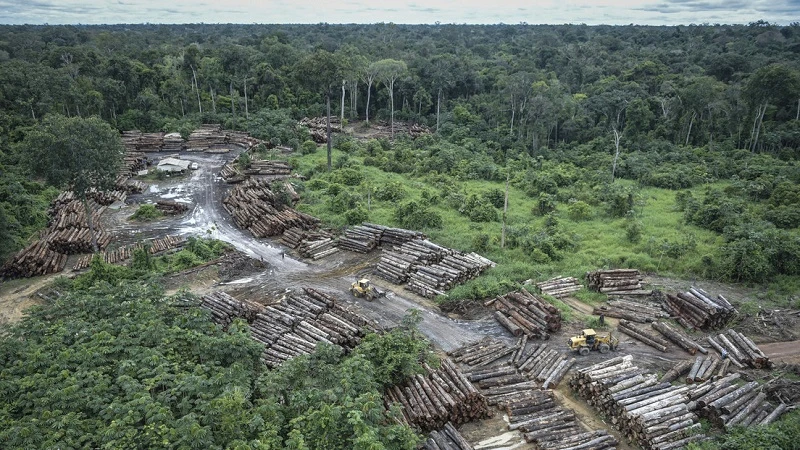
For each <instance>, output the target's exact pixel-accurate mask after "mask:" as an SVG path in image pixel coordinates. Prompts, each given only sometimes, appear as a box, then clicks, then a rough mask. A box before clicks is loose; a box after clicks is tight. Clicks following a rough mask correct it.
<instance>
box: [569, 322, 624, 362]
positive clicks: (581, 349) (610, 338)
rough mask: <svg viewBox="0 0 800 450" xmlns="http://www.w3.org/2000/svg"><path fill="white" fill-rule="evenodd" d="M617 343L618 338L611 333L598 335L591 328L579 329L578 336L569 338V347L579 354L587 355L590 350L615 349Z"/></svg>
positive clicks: (605, 351) (604, 351)
mask: <svg viewBox="0 0 800 450" xmlns="http://www.w3.org/2000/svg"><path fill="white" fill-rule="evenodd" d="M618 344H619V339H618V338H617V337H615V336H614V335H613V333H608V335H607V336H598V334H597V333H596V332H595V331H594V330H593V329H592V328H587V329H585V330H583V331H581V334H580V336H574V337H571V338H569V349H570V350H573V351H576V350H577V352H578V354H579V355H581V356H586V355H588V354H589V352H590V351H592V350H597V351H599V352H600V353H608V351H609V350H616V349H617V345H618Z"/></svg>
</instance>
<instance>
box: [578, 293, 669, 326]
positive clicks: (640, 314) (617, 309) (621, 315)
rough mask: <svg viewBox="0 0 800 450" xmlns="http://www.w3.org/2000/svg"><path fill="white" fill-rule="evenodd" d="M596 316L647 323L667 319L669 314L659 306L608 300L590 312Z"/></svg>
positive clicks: (630, 301)
mask: <svg viewBox="0 0 800 450" xmlns="http://www.w3.org/2000/svg"><path fill="white" fill-rule="evenodd" d="M592 312H593V313H594V314H596V315H600V314H603V315H605V316H606V317H616V318H618V319H626V320H630V321H632V322H639V323H647V322H653V321H655V320H658V319H659V318H668V317H669V314H667V313H666V312H664V310H662V309H661V307H660V306H656V305H653V304H649V303H644V302H638V301H632V300H621V299H620V300H609V301H607V302H606V304H605V305H601V306H595V308H594V310H593V311H592Z"/></svg>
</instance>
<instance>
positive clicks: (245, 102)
mask: <svg viewBox="0 0 800 450" xmlns="http://www.w3.org/2000/svg"><path fill="white" fill-rule="evenodd" d="M244 118H245V119H249V118H250V111H249V110H248V108H247V78H245V79H244Z"/></svg>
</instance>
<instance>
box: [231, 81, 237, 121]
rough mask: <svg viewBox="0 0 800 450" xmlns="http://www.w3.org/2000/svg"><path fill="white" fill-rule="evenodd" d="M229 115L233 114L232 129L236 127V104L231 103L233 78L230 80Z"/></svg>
mask: <svg viewBox="0 0 800 450" xmlns="http://www.w3.org/2000/svg"><path fill="white" fill-rule="evenodd" d="M231 115H232V116H233V129H234V130H235V129H236V105H235V104H234V103H233V80H231Z"/></svg>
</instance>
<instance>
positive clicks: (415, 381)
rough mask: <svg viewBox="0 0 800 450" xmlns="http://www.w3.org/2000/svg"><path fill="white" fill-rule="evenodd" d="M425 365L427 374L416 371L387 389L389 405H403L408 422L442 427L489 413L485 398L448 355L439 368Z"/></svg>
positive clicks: (385, 400) (423, 426)
mask: <svg viewBox="0 0 800 450" xmlns="http://www.w3.org/2000/svg"><path fill="white" fill-rule="evenodd" d="M425 368H426V373H425V374H424V375H421V374H416V375H414V376H412V377H410V378H409V379H408V380H407V381H406V382H404V383H403V384H401V385H395V386H392V387H391V388H388V389H386V392H385V395H384V403H385V404H386V406H387V408H388V407H391V405H392V404H396V405H398V406H400V410H401V411H402V413H403V418H404V419H405V421H406V423H408V424H409V425H413V426H416V427H418V428H420V429H422V430H425V431H428V430H435V429H440V428H442V427H444V426H445V424H447V423H448V422H451V423H453V424H455V425H460V424H462V423H466V422H470V421H472V420H476V419H482V418H485V417H487V410H488V406H487V403H486V398H484V396H483V395H481V393H480V392H479V391H478V390H477V389H476V388H475V386H473V385H472V383H470V382H469V381H468V380H467V379H466V377H465V376H464V374H462V373H461V371H460V370H459V369H458V367H457V366H456V365H455V364H453V362H452V361H450V359H449V358H442V362H441V367H439V368H438V369H435V370H434V369H432V368H430V367H429V366H427V365H426V366H425Z"/></svg>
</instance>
